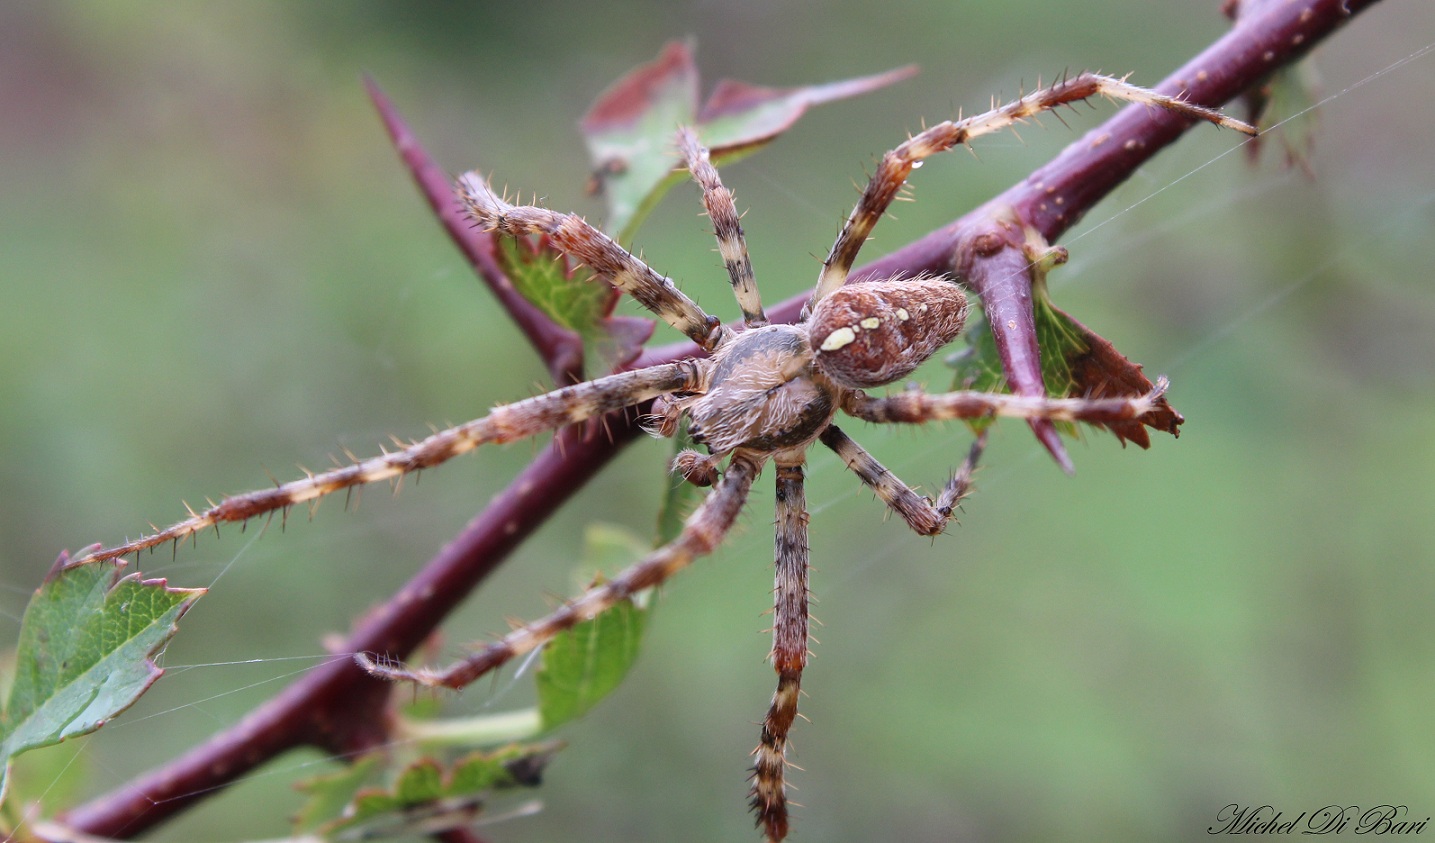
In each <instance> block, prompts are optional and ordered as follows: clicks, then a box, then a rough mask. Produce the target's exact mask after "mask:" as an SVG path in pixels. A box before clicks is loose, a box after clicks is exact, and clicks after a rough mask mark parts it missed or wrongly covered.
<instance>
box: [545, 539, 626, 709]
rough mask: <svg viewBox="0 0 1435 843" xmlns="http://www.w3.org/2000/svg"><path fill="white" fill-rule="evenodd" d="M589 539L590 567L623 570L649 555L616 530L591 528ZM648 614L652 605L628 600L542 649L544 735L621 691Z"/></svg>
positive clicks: (585, 557)
mask: <svg viewBox="0 0 1435 843" xmlns="http://www.w3.org/2000/svg"><path fill="white" fill-rule="evenodd" d="M584 541H585V549H584V559H585V565H586V566H597V567H601V568H604V569H607V570H618V569H622V568H626V567H627V566H628V565H629V564H631V563H633V562H635V561H637V560H638V559H641V558H642V557H643V556H644V555H645V554H646V553H647V546H646V544H645V543H644V542H643V541H642V539H639V538H638V537H636V536H634V535H632V534H631V533H629V532H627V531H625V530H623V529H621V528H618V527H613V526H607V525H601V524H595V525H592V526H590V527H589V528H588V530H587V532H586V533H585V535H584ZM647 616H648V609H647V607H645V606H639V605H637V604H635V603H634V602H633V601H632V600H623V601H620V602H619V603H618V604H617V605H615V606H613V607H612V608H611V609H609V610H608V611H606V612H603V613H602V614H600V615H598V617H596V618H593V619H592V620H590V621H585V622H583V623H580V624H578V625H577V626H575V627H573V628H572V629H570V630H568V631H567V632H565V633H563V634H562V635H559V636H558V637H557V638H554V639H553V640H552V641H551V642H549V643H548V645H547V646H546V647H544V648H543V657H542V661H541V664H540V665H539V668H538V673H537V684H538V710H539V714H540V716H541V718H542V721H543V728H544V731H547V730H550V729H553V728H556V727H558V726H561V725H562V724H564V723H567V722H568V721H570V720H574V719H576V718H578V717H581V716H583V714H585V713H586V712H587V711H588V710H589V709H590V708H592V707H593V706H594V705H596V704H597V703H598V701H599V700H601V699H602V698H603V697H605V696H607V695H608V694H609V693H610V692H611V691H612V690H613V689H614V688H616V687H618V685H619V684H620V683H621V682H622V681H623V677H624V676H626V675H627V673H628V669H629V668H631V667H632V666H633V662H634V661H635V660H636V659H637V657H638V650H639V648H640V645H641V644H642V638H643V630H644V627H645V626H646V623H647Z"/></svg>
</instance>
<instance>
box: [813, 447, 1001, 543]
mask: <svg viewBox="0 0 1435 843" xmlns="http://www.w3.org/2000/svg"><path fill="white" fill-rule="evenodd" d="M821 438H822V444H824V445H826V446H827V447H829V448H831V449H832V450H833V451H835V452H836V453H837V456H839V457H841V458H842V461H843V462H845V463H847V467H848V468H850V469H852V472H853V473H854V474H856V475H857V477H858V478H859V479H861V481H862V482H863V483H865V484H866V485H867V487H868V488H869V489H871V490H872V491H873V492H875V493H876V494H877V497H879V498H881V499H882V502H883V503H885V504H887V506H888V508H890V509H891V510H892V511H893V512H895V513H897V514H898V515H900V516H902V520H903V521H906V522H907V526H908V527H911V528H912V530H913V532H915V533H917V534H918V535H921V536H937V535H941V533H942V530H943V529H945V528H946V526H947V522H948V521H950V520H951V519H952V512H953V511H955V510H956V508H957V504H958V503H960V502H961V500H962V498H964V497H966V496H967V493H968V492H969V491H970V490H971V487H972V473H973V472H974V471H975V470H976V467H977V461H978V460H980V459H981V455H982V450H983V449H984V448H985V447H986V441H987V440H986V434H985V433H983V434H981V435H979V436H978V437H977V440H976V441H975V442H973V443H972V448H971V450H970V451H969V452H968V453H967V458H966V459H965V460H963V461H962V465H961V467H960V468H958V469H957V471H956V473H955V474H953V475H952V478H951V479H950V480H948V481H947V485H946V486H945V487H944V488H943V489H942V493H941V495H939V496H938V497H937V502H936V503H935V504H934V503H932V499H931V498H929V497H926V496H924V495H919V494H917V492H916V490H914V489H913V488H912V487H911V486H908V485H907V484H906V483H903V482H902V481H901V480H900V479H899V478H898V477H897V475H895V474H893V473H892V472H891V471H889V470H888V469H887V467H886V466H884V465H882V464H881V463H880V462H878V461H877V459H876V458H875V457H873V456H872V455H871V454H870V453H868V452H867V449H866V448H863V447H862V446H861V445H859V444H857V442H856V441H855V440H853V439H852V438H851V437H849V436H848V435H847V434H845V433H843V432H842V430H841V429H840V428H838V427H837V426H836V425H828V426H827V429H826V430H824V431H822V437H821Z"/></svg>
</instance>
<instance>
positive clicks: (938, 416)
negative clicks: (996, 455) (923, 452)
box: [842, 377, 1169, 424]
mask: <svg viewBox="0 0 1435 843" xmlns="http://www.w3.org/2000/svg"><path fill="white" fill-rule="evenodd" d="M1167 386H1169V383H1168V382H1167V380H1166V379H1165V378H1164V377H1162V378H1157V379H1156V386H1155V388H1153V389H1152V390H1151V391H1150V392H1148V393H1146V394H1145V395H1140V396H1136V397H1131V398H1041V397H1031V396H1025V395H1007V394H1004V393H997V392H972V391H966V390H963V391H957V392H944V393H938V394H936V395H933V394H930V393H927V392H923V391H921V390H920V389H907V390H903V391H902V392H898V393H896V394H894V395H888V396H885V397H882V398H876V397H873V396H871V395H868V394H866V393H865V392H860V391H858V390H849V391H848V393H847V394H846V395H845V396H844V397H843V400H842V409H843V410H845V411H846V412H847V414H848V415H851V416H854V417H856V418H859V419H862V420H864V421H869V422H876V423H879V424H922V423H923V422H929V421H946V420H950V419H979V418H989V417H992V416H1014V417H1017V418H1025V419H1051V420H1052V421H1070V422H1093V423H1102V424H1109V423H1111V422H1122V421H1138V420H1140V419H1141V418H1142V417H1143V416H1145V415H1146V414H1147V413H1150V412H1151V411H1152V410H1153V409H1155V408H1156V406H1157V399H1159V398H1160V397H1161V396H1162V395H1163V394H1164V393H1165V392H1166V388H1167Z"/></svg>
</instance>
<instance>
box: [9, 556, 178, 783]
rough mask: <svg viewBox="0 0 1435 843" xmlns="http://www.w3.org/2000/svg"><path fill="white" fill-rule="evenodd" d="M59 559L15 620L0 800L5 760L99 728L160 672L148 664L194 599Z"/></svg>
mask: <svg viewBox="0 0 1435 843" xmlns="http://www.w3.org/2000/svg"><path fill="white" fill-rule="evenodd" d="M68 561H69V557H68V556H67V555H64V554H62V555H61V556H60V559H59V560H58V561H57V562H56V563H55V567H54V568H53V569H52V570H51V573H50V575H49V576H47V577H46V580H45V583H44V584H43V585H42V586H41V587H40V589H39V590H38V591H37V592H36V593H35V596H34V597H32V598H31V599H30V605H29V606H27V607H26V609H25V617H24V619H23V620H22V621H21V622H20V641H19V645H18V650H17V655H16V660H17V664H16V674H15V681H14V684H13V685H11V687H10V696H9V700H8V702H7V703H6V705H5V711H4V713H3V714H0V793H3V792H4V787H5V781H4V778H3V777H4V775H5V772H6V770H8V768H9V760H10V759H11V758H13V757H14V756H16V755H18V754H19V753H21V752H24V751H26V750H28V749H34V748H36V747H42V746H49V745H51V744H55V743H59V742H60V741H62V740H65V739H66V738H70V737H74V736H76V735H83V734H87V733H89V732H93V731H94V730H96V729H98V728H100V727H101V726H103V725H104V724H105V723H106V722H108V721H109V720H110V718H112V717H114V716H115V715H116V714H118V713H120V712H121V711H124V710H125V709H126V708H128V707H129V706H130V705H131V704H132V703H134V701H135V700H136V699H138V698H139V696H140V695H141V694H143V693H144V692H145V691H146V690H147V689H148V688H149V686H150V685H152V684H153V683H154V681H155V680H156V679H158V678H159V676H160V674H161V673H163V671H162V670H161V669H160V668H159V667H158V666H156V665H155V663H154V662H153V661H151V660H150V656H152V655H153V654H154V653H155V651H157V650H158V649H159V648H160V647H161V646H163V645H164V643H165V642H166V641H168V640H169V639H170V637H171V636H173V635H174V633H175V623H176V622H177V621H178V620H179V618H180V616H181V615H183V614H184V613H185V611H187V610H188V609H189V607H190V605H192V604H193V603H194V601H195V600H197V599H198V598H199V597H200V595H202V594H203V593H204V591H203V589H179V588H168V587H167V586H166V585H165V581H164V580H141V579H140V578H139V574H138V573H135V574H130V575H128V576H123V577H122V576H121V575H120V571H121V570H122V568H123V567H124V566H123V565H122V564H121V565H115V564H111V563H107V562H106V563H87V564H83V565H70V564H68Z"/></svg>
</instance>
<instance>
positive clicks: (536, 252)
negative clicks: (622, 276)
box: [495, 237, 653, 372]
mask: <svg viewBox="0 0 1435 843" xmlns="http://www.w3.org/2000/svg"><path fill="white" fill-rule="evenodd" d="M495 257H496V258H497V260H498V264H499V266H500V267H502V269H503V272H504V274H505V275H506V276H507V277H508V280H509V281H511V282H512V283H513V286H514V288H515V289H517V290H518V292H519V293H520V294H521V295H522V296H523V297H524V298H525V299H527V300H528V301H530V302H532V303H533V304H535V305H537V306H538V307H539V309H541V310H542V311H543V312H544V313H545V314H547V315H548V317H549V318H550V319H552V320H553V321H554V322H556V323H558V324H559V325H560V326H562V327H564V328H567V329H568V330H570V331H573V332H574V333H576V334H577V335H578V336H579V337H580V338H581V339H582V340H583V359H584V361H585V364H586V366H587V368H588V369H590V370H591V371H595V372H599V371H601V372H609V371H613V370H615V369H617V368H618V367H621V366H625V365H627V364H628V363H631V362H632V361H633V360H634V359H635V358H636V357H637V356H638V354H639V353H640V352H641V351H642V347H643V343H644V342H647V340H648V337H650V336H652V333H653V323H652V321H650V320H648V319H639V318H636V317H631V316H613V315H612V313H613V308H614V307H615V306H616V305H617V303H618V291H617V289H616V288H614V287H613V286H612V285H610V284H606V283H602V282H600V281H596V280H594V278H593V273H592V272H591V271H590V270H588V269H587V268H586V267H578V266H575V265H574V264H573V262H572V261H571V260H570V259H569V258H568V257H567V256H566V255H564V254H563V253H561V252H559V251H558V250H557V249H555V248H553V246H552V244H550V243H549V242H548V240H547V239H546V238H538V239H530V238H527V237H524V238H517V239H515V238H511V237H501V238H498V248H497V250H496V251H495Z"/></svg>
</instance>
